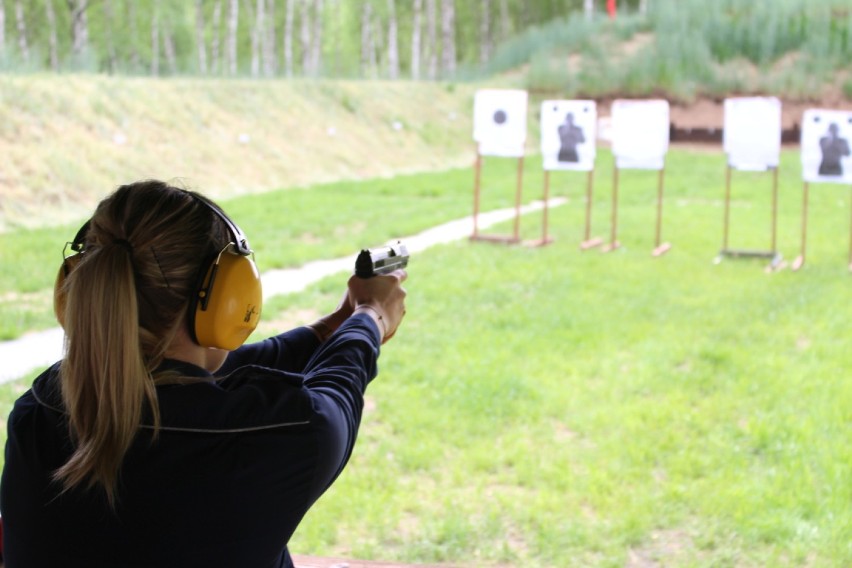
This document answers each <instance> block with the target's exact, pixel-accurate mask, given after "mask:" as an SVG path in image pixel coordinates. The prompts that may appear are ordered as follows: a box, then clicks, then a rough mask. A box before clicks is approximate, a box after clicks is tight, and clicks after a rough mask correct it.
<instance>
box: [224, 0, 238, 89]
mask: <svg viewBox="0 0 852 568" xmlns="http://www.w3.org/2000/svg"><path fill="white" fill-rule="evenodd" d="M239 22H240V0H230V2H229V8H228V24H227V27H228V35H227V54H226V58H227V61H228V75H231V76H233V75H236V74H237V68H238V62H237V31H238V28H239Z"/></svg>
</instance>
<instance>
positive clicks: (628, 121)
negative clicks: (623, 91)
mask: <svg viewBox="0 0 852 568" xmlns="http://www.w3.org/2000/svg"><path fill="white" fill-rule="evenodd" d="M669 128H670V127H669V102H668V101H666V100H662V99H649V100H635V101H634V100H617V101H613V103H612V153H613V154H614V155H615V165H616V166H617V167H618V168H619V169H640V170H662V169H663V168H664V167H665V161H666V153H667V152H668V150H669Z"/></svg>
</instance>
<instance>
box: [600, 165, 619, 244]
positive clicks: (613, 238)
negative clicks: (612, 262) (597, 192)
mask: <svg viewBox="0 0 852 568" xmlns="http://www.w3.org/2000/svg"><path fill="white" fill-rule="evenodd" d="M611 223H612V224H611V228H610V235H609V244H607V245H605V246H604V247H603V248H602V249H601V252H605V253H606V252H612V251H614V250H616V249H618V248H620V247H621V243H619V242H618V238H617V235H618V165H617V164H616V166H615V168H614V169H613V171H612V220H611Z"/></svg>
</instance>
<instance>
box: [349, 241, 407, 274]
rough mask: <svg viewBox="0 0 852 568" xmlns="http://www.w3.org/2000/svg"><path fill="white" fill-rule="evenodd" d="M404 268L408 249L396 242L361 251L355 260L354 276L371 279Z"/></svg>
mask: <svg viewBox="0 0 852 568" xmlns="http://www.w3.org/2000/svg"><path fill="white" fill-rule="evenodd" d="M406 266H408V248H407V247H406V246H405V245H404V244H403V243H402V241H397V242H396V244H393V245H388V246H384V247H379V248H374V249H363V250H362V251H361V252H360V253H359V254H358V258H356V259H355V275H356V276H358V277H359V278H372V277H373V276H376V275H377V274H388V273H390V272H393V271H394V270H396V269H398V268H405V267H406Z"/></svg>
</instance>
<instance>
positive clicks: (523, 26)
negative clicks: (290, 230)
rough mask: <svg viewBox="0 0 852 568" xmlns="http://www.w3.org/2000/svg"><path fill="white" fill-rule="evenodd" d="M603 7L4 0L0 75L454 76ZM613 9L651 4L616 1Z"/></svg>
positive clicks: (410, 0) (555, 1) (510, 0)
mask: <svg viewBox="0 0 852 568" xmlns="http://www.w3.org/2000/svg"><path fill="white" fill-rule="evenodd" d="M610 1H611V0H610ZM607 3H608V0H469V1H456V0H0V70H5V71H42V70H50V71H54V72H74V71H89V72H100V73H110V74H133V75H154V76H167V75H197V76H225V77H236V76H242V77H246V76H248V77H256V78H260V77H320V76H325V77H362V78H388V79H397V78H411V79H429V80H435V79H452V78H454V77H456V75H457V73H458V70H459V67H460V66H468V67H476V66H482V65H484V64H486V63H487V62H488V61H489V60H490V58H491V57H492V55H493V53H494V50H495V48H496V46H498V45H499V44H500V43H501V42H504V41H506V40H507V39H509V38H511V37H513V36H515V35H517V34H519V33H521V32H523V31H527V30H529V29H530V28H532V27H535V26H541V25H543V24H546V23H548V22H551V21H553V20H555V19H558V18H564V17H567V16H569V15H571V14H574V13H577V12H581V11H582V12H584V13H585V14H586V15H587V17H598V16H595V14H601V13H605V12H604V11H605V9H606V4H607ZM617 4H618V7H619V8H618V9H619V10H636V9H641V10H645V9H647V4H648V0H619V1H618V3H617Z"/></svg>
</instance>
